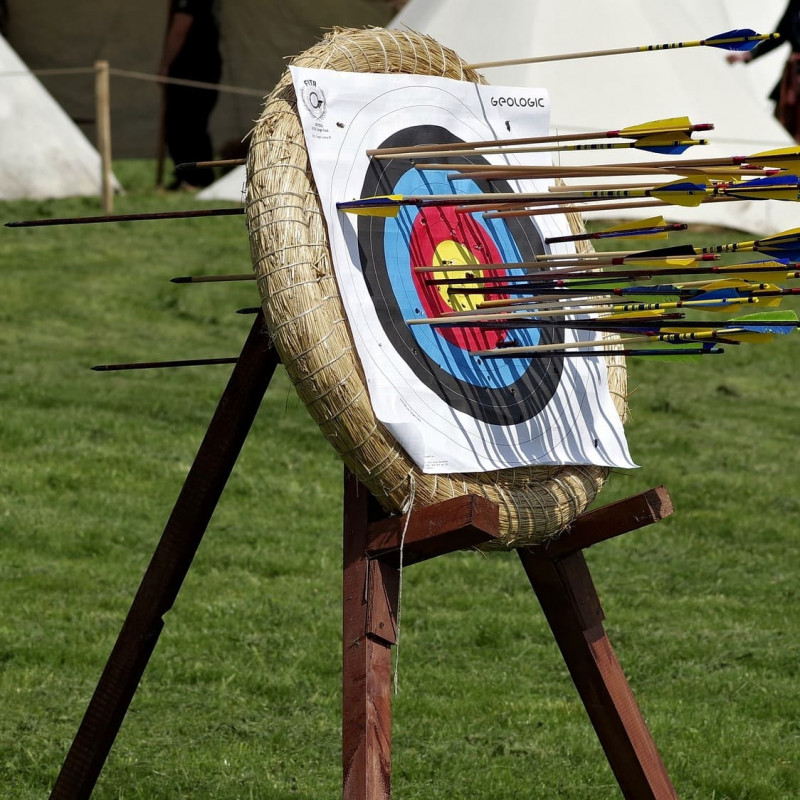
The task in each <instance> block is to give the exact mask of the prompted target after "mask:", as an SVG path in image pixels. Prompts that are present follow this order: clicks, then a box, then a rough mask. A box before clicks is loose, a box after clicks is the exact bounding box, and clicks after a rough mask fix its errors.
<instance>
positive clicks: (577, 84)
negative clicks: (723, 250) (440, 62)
mask: <svg viewBox="0 0 800 800" xmlns="http://www.w3.org/2000/svg"><path fill="white" fill-rule="evenodd" d="M784 6H785V0H761V2H759V3H758V4H756V3H752V2H750V0H703V2H702V3H699V2H697V0H648V2H646V3H645V2H641V0H607V2H605V3H598V2H597V1H596V0H492V2H487V0H411V2H410V3H409V4H408V5H407V6H406V7H405V9H404V10H403V11H401V12H400V14H399V15H398V16H397V17H396V18H395V19H394V20H393V22H392V27H396V28H403V27H408V28H411V29H413V30H417V31H421V32H423V33H427V34H429V35H431V36H433V37H434V38H436V39H437V40H439V41H441V42H442V43H443V44H445V45H447V46H449V47H452V48H453V49H455V50H456V51H457V52H458V53H459V54H460V55H461V56H462V57H463V58H465V59H466V60H467V61H475V62H479V61H489V60H495V59H496V60H502V59H510V58H517V57H525V56H527V55H551V54H553V55H554V54H559V53H568V52H575V51H588V50H599V49H609V48H621V47H631V46H635V45H647V44H655V43H660V42H677V41H685V40H697V39H702V38H706V37H710V36H713V35H715V34H718V33H721V32H723V31H726V30H730V29H732V28H744V27H749V28H753V29H755V30H758V31H760V32H764V33H769V32H771V31H772V30H774V27H775V25H776V24H777V21H778V19H779V18H780V15H781V13H782V11H783V8H784ZM783 50H785V47H784V48H783ZM785 55H786V54H785V53H784V52H783V51H779V52H778V53H777V54H770V55H768V56H766V57H764V58H762V59H760V60H759V61H756V62H754V63H753V64H752V65H747V66H743V65H739V64H737V65H734V66H730V65H728V64H727V63H726V61H725V54H724V51H722V50H718V49H713V48H707V47H698V48H693V49H686V50H681V51H680V52H676V51H662V52H652V53H641V54H629V55H618V56H610V57H604V58H592V59H581V60H573V61H557V62H552V63H548V64H534V65H529V66H518V67H504V68H497V69H487V70H485V71H484V74H485V75H486V77H487V79H488V80H489V81H490V82H491V83H494V84H499V85H508V86H514V85H525V86H541V87H544V88H546V89H547V90H548V91H549V93H550V99H551V103H552V116H551V123H552V127H553V129H554V130H557V131H562V132H565V133H566V132H572V131H582V130H603V129H613V128H620V127H625V126H627V125H634V124H637V123H639V122H645V121H648V120H655V119H661V118H666V117H674V116H689V117H690V118H691V119H692V121H693V122H698V123H699V122H713V123H714V124H715V125H716V130H714V131H712V132H711V133H710V134H708V137H709V138H711V140H712V144H711V145H710V146H708V147H703V148H695V149H693V150H690V151H688V152H687V153H686V155H685V157H686V158H693V157H701V156H702V157H706V156H709V157H716V156H730V155H746V154H748V153H755V152H759V151H763V150H770V149H774V148H778V147H787V146H790V145H792V144H793V142H792V140H791V138H790V137H789V135H788V134H787V133H786V132H785V131H784V129H783V128H782V127H781V126H780V125H779V124H778V123H777V122H776V121H775V120H774V118H773V117H772V108H771V103H770V102H769V101H768V99H767V95H768V94H769V91H770V89H771V88H772V86H773V85H774V83H775V82H776V81H777V80H778V77H779V75H780V72H781V68H782V66H783V59H784V58H785ZM782 56H783V57H782ZM620 152H621V153H623V154H624V155H623V156H622V157H620V156H619V154H618V153H607V154H605V155H603V154H598V153H587V154H578V153H575V154H573V153H564V154H562V156H561V161H562V162H563V163H589V162H592V163H597V162H600V163H602V162H608V161H613V160H615V159H616V160H625V161H633V160H636V159H637V158H647V159H656V158H658V157H657V156H654V155H651V154H642V155H639V154H638V151H628V150H623V151H620ZM244 180H245V178H244V171H243V169H242V170H241V171H238V172H234V173H231V174H229V175H228V176H226V177H225V178H224V179H223V181H224V183H219V184H215V185H213V186H212V187H209V188H208V189H206V190H205V191H204V192H203V193H202V194H201V195H200V196H201V197H204V198H208V199H227V200H233V201H238V200H241V188H242V185H243V183H244ZM226 187H227V188H226ZM612 213H613V215H614V216H622V215H623V213H624V212H620V211H614V212H608V215H611V214H612ZM629 213H630V214H631V215H636V216H640V215H641V212H629ZM663 213H664V215H665V216H668V217H670V218H671V219H674V220H681V221H688V222H701V223H708V224H715V225H725V226H728V227H732V228H738V229H741V230H745V231H753V232H756V233H770V232H776V231H779V230H785V229H787V228H792V227H798V226H799V225H800V207H798V206H796V204H794V203H779V202H777V201H766V202H758V203H756V202H748V203H730V204H727V203H726V204H720V205H711V204H706V205H704V206H701V207H700V208H691V209H684V208H680V207H665V209H664V212H663ZM587 216H599V213H595V212H593V213H592V214H591V215H587Z"/></svg>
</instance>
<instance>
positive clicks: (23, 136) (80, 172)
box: [0, 36, 100, 200]
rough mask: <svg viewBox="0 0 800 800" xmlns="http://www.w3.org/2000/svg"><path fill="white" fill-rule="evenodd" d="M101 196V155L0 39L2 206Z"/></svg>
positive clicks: (0, 175)
mask: <svg viewBox="0 0 800 800" xmlns="http://www.w3.org/2000/svg"><path fill="white" fill-rule="evenodd" d="M99 193H100V155H99V154H98V152H97V151H96V150H95V149H94V147H93V146H92V144H91V143H90V142H89V140H88V139H87V138H86V137H85V136H84V135H83V134H82V133H81V131H80V130H78V128H77V127H76V125H75V124H74V123H73V122H72V120H71V119H70V118H69V117H68V116H67V114H66V113H64V110H63V109H62V108H61V107H60V106H59V105H58V103H57V102H56V101H55V100H54V99H53V98H52V97H51V96H50V95H49V94H48V92H47V90H46V89H45V88H44V87H43V86H42V84H41V83H40V82H39V81H38V80H37V79H36V78H35V77H34V76H33V75H31V74H30V73H29V72H28V71H27V69H26V67H25V64H24V63H23V62H22V60H21V59H20V58H19V57H18V56H17V54H16V53H15V52H14V51H13V49H12V48H11V47H10V46H9V45H8V43H7V42H6V41H5V39H3V37H2V36H0V200H14V199H17V198H22V197H26V198H33V199H45V198H50V197H75V196H91V195H97V194H99Z"/></svg>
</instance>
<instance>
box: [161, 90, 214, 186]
mask: <svg viewBox="0 0 800 800" xmlns="http://www.w3.org/2000/svg"><path fill="white" fill-rule="evenodd" d="M216 102H217V92H214V91H210V90H207V89H194V88H190V87H186V86H171V85H170V86H167V88H166V114H165V119H164V134H165V137H166V144H167V149H168V150H169V154H170V157H171V158H172V160H173V162H174V163H175V164H183V163H186V162H189V161H210V160H211V159H212V158H213V157H214V150H213V147H212V143H211V136H210V135H209V132H208V120H209V117H210V116H211V112H212V110H213V109H214V106H215V105H216ZM213 180H214V171H213V170H212V169H210V168H203V169H194V170H181V172H180V174H177V175H176V176H175V181H176V184H180V183H188V184H190V185H192V186H208V185H209V184H210V183H212V182H213Z"/></svg>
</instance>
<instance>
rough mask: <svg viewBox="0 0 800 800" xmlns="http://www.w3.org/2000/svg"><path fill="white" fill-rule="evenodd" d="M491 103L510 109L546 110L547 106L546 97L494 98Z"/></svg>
mask: <svg viewBox="0 0 800 800" xmlns="http://www.w3.org/2000/svg"><path fill="white" fill-rule="evenodd" d="M489 102H490V103H491V104H492V105H493V106H507V107H508V108H545V107H546V105H547V101H546V100H545V99H544V97H492V98H491V99H490V100H489Z"/></svg>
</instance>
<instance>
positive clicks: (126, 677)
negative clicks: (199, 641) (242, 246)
mask: <svg viewBox="0 0 800 800" xmlns="http://www.w3.org/2000/svg"><path fill="white" fill-rule="evenodd" d="M279 363H280V360H279V358H278V354H277V352H276V351H275V349H274V347H273V346H272V343H271V342H270V339H269V336H268V335H267V333H266V330H265V329H264V317H263V316H262V314H261V312H259V314H258V315H257V317H256V320H255V322H254V323H253V326H252V328H251V329H250V335H249V336H248V338H247V341H246V342H245V344H244V347H243V348H242V352H241V355H240V356H239V359H238V361H237V363H236V366H235V367H234V368H233V372H232V373H231V377H230V380H229V381H228V385H227V386H226V387H225V391H224V392H223V394H222V397H221V398H220V401H219V404H218V406H217V409H216V411H215V412H214V416H213V418H212V420H211V423H210V425H209V426H208V431H207V433H206V435H205V437H204V438H203V441H202V443H201V445H200V449H199V450H198V452H197V456H196V457H195V460H194V463H193V464H192V467H191V469H190V470H189V474H188V475H187V476H186V481H185V482H184V484H183V488H182V489H181V491H180V494H179V495H178V499H177V500H176V501H175V506H174V507H173V509H172V513H171V514H170V517H169V519H168V520H167V524H166V527H165V528H164V532H163V534H162V535H161V539H160V540H159V542H158V545H157V546H156V549H155V552H154V553H153V557H152V558H151V560H150V564H149V565H148V567H147V570H146V571H145V574H144V577H143V578H142V582H141V584H140V585H139V590H138V591H137V593H136V596H135V597H134V599H133V602H132V604H131V607H130V610H129V611H128V616H127V617H126V618H125V622H124V624H123V626H122V630H121V631H120V632H119V636H118V637H117V641H116V644H115V645H114V649H113V650H112V651H111V655H110V656H109V657H108V661H107V662H106V665H105V668H104V669H103V673H102V675H101V676H100V680H99V681H98V684H97V688H96V689H95V692H94V695H92V699H91V700H90V702H89V706H88V708H87V709H86V713H85V715H84V717H83V721H82V722H81V725H80V727H79V728H78V732H77V733H76V734H75V738H74V739H73V741H72V746H71V747H70V749H69V752H68V753H67V756H66V758H65V760H64V764H63V765H62V767H61V771H60V772H59V774H58V778H57V779H56V782H55V784H54V785H53V789H52V791H51V793H50V800H87V799H88V798H89V796H90V795H91V794H92V791H93V789H94V785H95V783H96V782H97V779H98V777H99V776H100V772H101V770H102V769H103V765H104V764H105V762H106V759H107V758H108V754H109V751H110V750H111V746H112V744H113V743H114V739H115V738H116V735H117V732H118V731H119V728H120V725H121V724H122V721H123V719H124V718H125V714H126V713H127V711H128V707H129V706H130V703H131V700H132V699H133V695H134V694H135V692H136V688H137V687H138V685H139V681H140V680H141V678H142V675H143V674H144V671H145V668H146V667H147V663H148V661H149V660H150V656H151V655H152V653H153V649H154V648H155V646H156V642H157V641H158V637H159V636H160V635H161V630H162V628H163V627H164V620H163V616H164V615H165V614H166V613H167V612H168V611H169V610H170V608H172V605H173V603H174V602H175V599H176V598H177V596H178V592H179V591H180V588H181V586H182V585H183V580H184V578H185V577H186V574H187V572H188V571H189V567H190V566H191V564H192V559H193V558H194V555H195V552H196V551H197V548H198V547H199V546H200V542H201V541H202V539H203V535H204V534H205V531H206V528H207V526H208V523H209V522H210V520H211V516H212V514H213V513H214V509H215V508H216V507H217V503H218V502H219V498H220V496H221V495H222V490H223V489H224V488H225V484H226V483H227V481H228V477H229V476H230V474H231V470H232V469H233V466H234V464H235V463H236V459H237V458H238V456H239V452H240V450H241V448H242V445H243V444H244V442H245V439H246V438H247V434H248V432H249V431H250V426H251V425H252V423H253V419H254V418H255V415H256V412H257V411H258V407H259V405H260V404H261V400H262V398H263V397H264V393H265V392H266V390H267V386H269V383H270V381H271V379H272V375H273V373H274V371H275V368H276V366H277V365H278V364H279Z"/></svg>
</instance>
